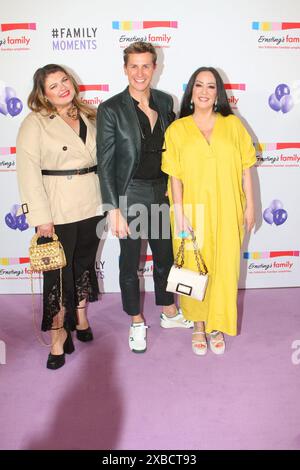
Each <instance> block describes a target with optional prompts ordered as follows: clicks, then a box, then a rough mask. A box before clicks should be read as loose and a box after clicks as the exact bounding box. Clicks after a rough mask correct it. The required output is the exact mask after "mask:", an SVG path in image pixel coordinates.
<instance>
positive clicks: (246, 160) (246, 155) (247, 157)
mask: <svg viewBox="0 0 300 470" xmlns="http://www.w3.org/2000/svg"><path fill="white" fill-rule="evenodd" d="M237 123H238V136H239V146H240V153H241V158H242V165H243V170H245V169H246V168H250V167H251V166H253V165H255V163H256V151H255V147H254V145H253V141H252V137H251V136H250V134H249V132H248V131H247V129H246V128H245V127H244V125H243V124H242V122H241V121H240V120H239V119H238V120H237Z"/></svg>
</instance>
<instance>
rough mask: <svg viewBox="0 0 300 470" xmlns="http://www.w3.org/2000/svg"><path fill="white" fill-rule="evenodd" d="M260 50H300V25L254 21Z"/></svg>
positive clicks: (253, 26) (253, 27)
mask: <svg viewBox="0 0 300 470" xmlns="http://www.w3.org/2000/svg"><path fill="white" fill-rule="evenodd" d="M252 29H253V30H254V31H256V32H257V44H258V47H259V48H260V49H300V23H272V22H268V21H253V22H252Z"/></svg>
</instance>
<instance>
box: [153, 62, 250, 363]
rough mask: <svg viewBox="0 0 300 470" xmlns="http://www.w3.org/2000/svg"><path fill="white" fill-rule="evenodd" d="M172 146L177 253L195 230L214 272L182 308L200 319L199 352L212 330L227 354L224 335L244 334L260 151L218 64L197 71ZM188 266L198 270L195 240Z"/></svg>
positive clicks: (170, 134)
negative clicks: (241, 287) (248, 239)
mask: <svg viewBox="0 0 300 470" xmlns="http://www.w3.org/2000/svg"><path fill="white" fill-rule="evenodd" d="M165 146H166V151H165V152H164V154H163V161H162V170H163V171H164V172H165V173H167V174H168V175H169V176H170V178H169V196H170V199H171V204H173V207H172V216H173V217H172V218H173V225H172V229H173V240H174V242H173V247H174V253H177V251H178V247H179V244H180V241H181V238H186V237H188V236H189V235H190V233H191V232H192V231H193V232H194V233H195V235H196V239H197V241H198V245H199V248H200V250H201V253H202V255H203V258H204V260H205V263H206V265H207V268H208V272H209V283H208V287H207V291H206V294H205V298H204V301H203V302H200V301H198V300H195V299H193V298H190V297H185V296H181V298H180V306H181V308H182V311H183V314H184V316H185V318H186V319H187V320H192V321H194V331H193V335H192V349H193V352H194V353H195V354H197V355H204V354H206V352H207V342H206V335H205V334H206V333H207V334H209V344H210V348H211V350H212V351H213V352H214V353H215V354H223V353H224V351H225V341H224V335H223V333H226V334H228V335H236V334H237V288H238V278H239V267H240V249H241V244H242V240H243V236H244V228H245V229H246V230H247V231H248V232H250V231H251V230H252V228H253V227H254V224H255V218H254V202H253V189H252V179H251V168H250V167H251V166H252V165H254V164H255V162H256V154H255V149H254V146H253V143H252V139H251V137H250V135H249V133H248V132H247V130H246V129H245V127H244V126H243V124H242V123H241V121H240V120H239V119H238V118H237V117H236V116H235V115H234V114H233V112H232V110H231V108H230V105H229V103H228V99H227V96H226V91H225V88H224V83H223V81H222V79H221V77H220V75H219V73H218V72H217V70H215V69H214V68H212V67H201V68H199V69H197V70H196V71H195V72H194V73H193V75H192V76H191V78H190V80H189V82H188V85H187V88H186V90H185V94H184V96H183V100H182V105H181V110H180V119H178V120H177V121H175V122H173V123H172V124H171V125H170V126H169V128H168V129H167V131H166V135H165ZM180 237H181V238H180ZM184 266H185V267H186V268H189V269H192V270H194V271H197V265H196V261H195V257H194V252H193V245H192V242H191V240H190V239H188V238H187V240H186V241H185V263H184Z"/></svg>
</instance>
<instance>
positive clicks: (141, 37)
mask: <svg viewBox="0 0 300 470" xmlns="http://www.w3.org/2000/svg"><path fill="white" fill-rule="evenodd" d="M177 28H178V22H177V21H113V22H112V29H114V30H116V31H131V33H128V34H124V33H122V34H121V35H120V36H119V39H118V41H119V44H120V47H122V48H125V47H127V46H128V45H129V44H130V43H131V42H136V41H145V42H151V43H153V44H155V46H156V47H164V48H166V47H170V46H171V43H172V40H173V35H172V30H173V29H177ZM149 29H151V30H154V31H149ZM133 31H138V33H136V34H132V32H133Z"/></svg>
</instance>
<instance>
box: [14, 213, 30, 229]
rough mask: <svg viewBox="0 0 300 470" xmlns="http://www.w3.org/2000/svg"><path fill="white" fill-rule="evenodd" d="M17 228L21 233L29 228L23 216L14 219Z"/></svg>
mask: <svg viewBox="0 0 300 470" xmlns="http://www.w3.org/2000/svg"><path fill="white" fill-rule="evenodd" d="M16 222H17V228H18V229H19V230H21V232H23V231H24V230H27V229H28V228H29V225H28V223H27V222H26V217H25V214H21V215H18V216H17V217H16Z"/></svg>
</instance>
